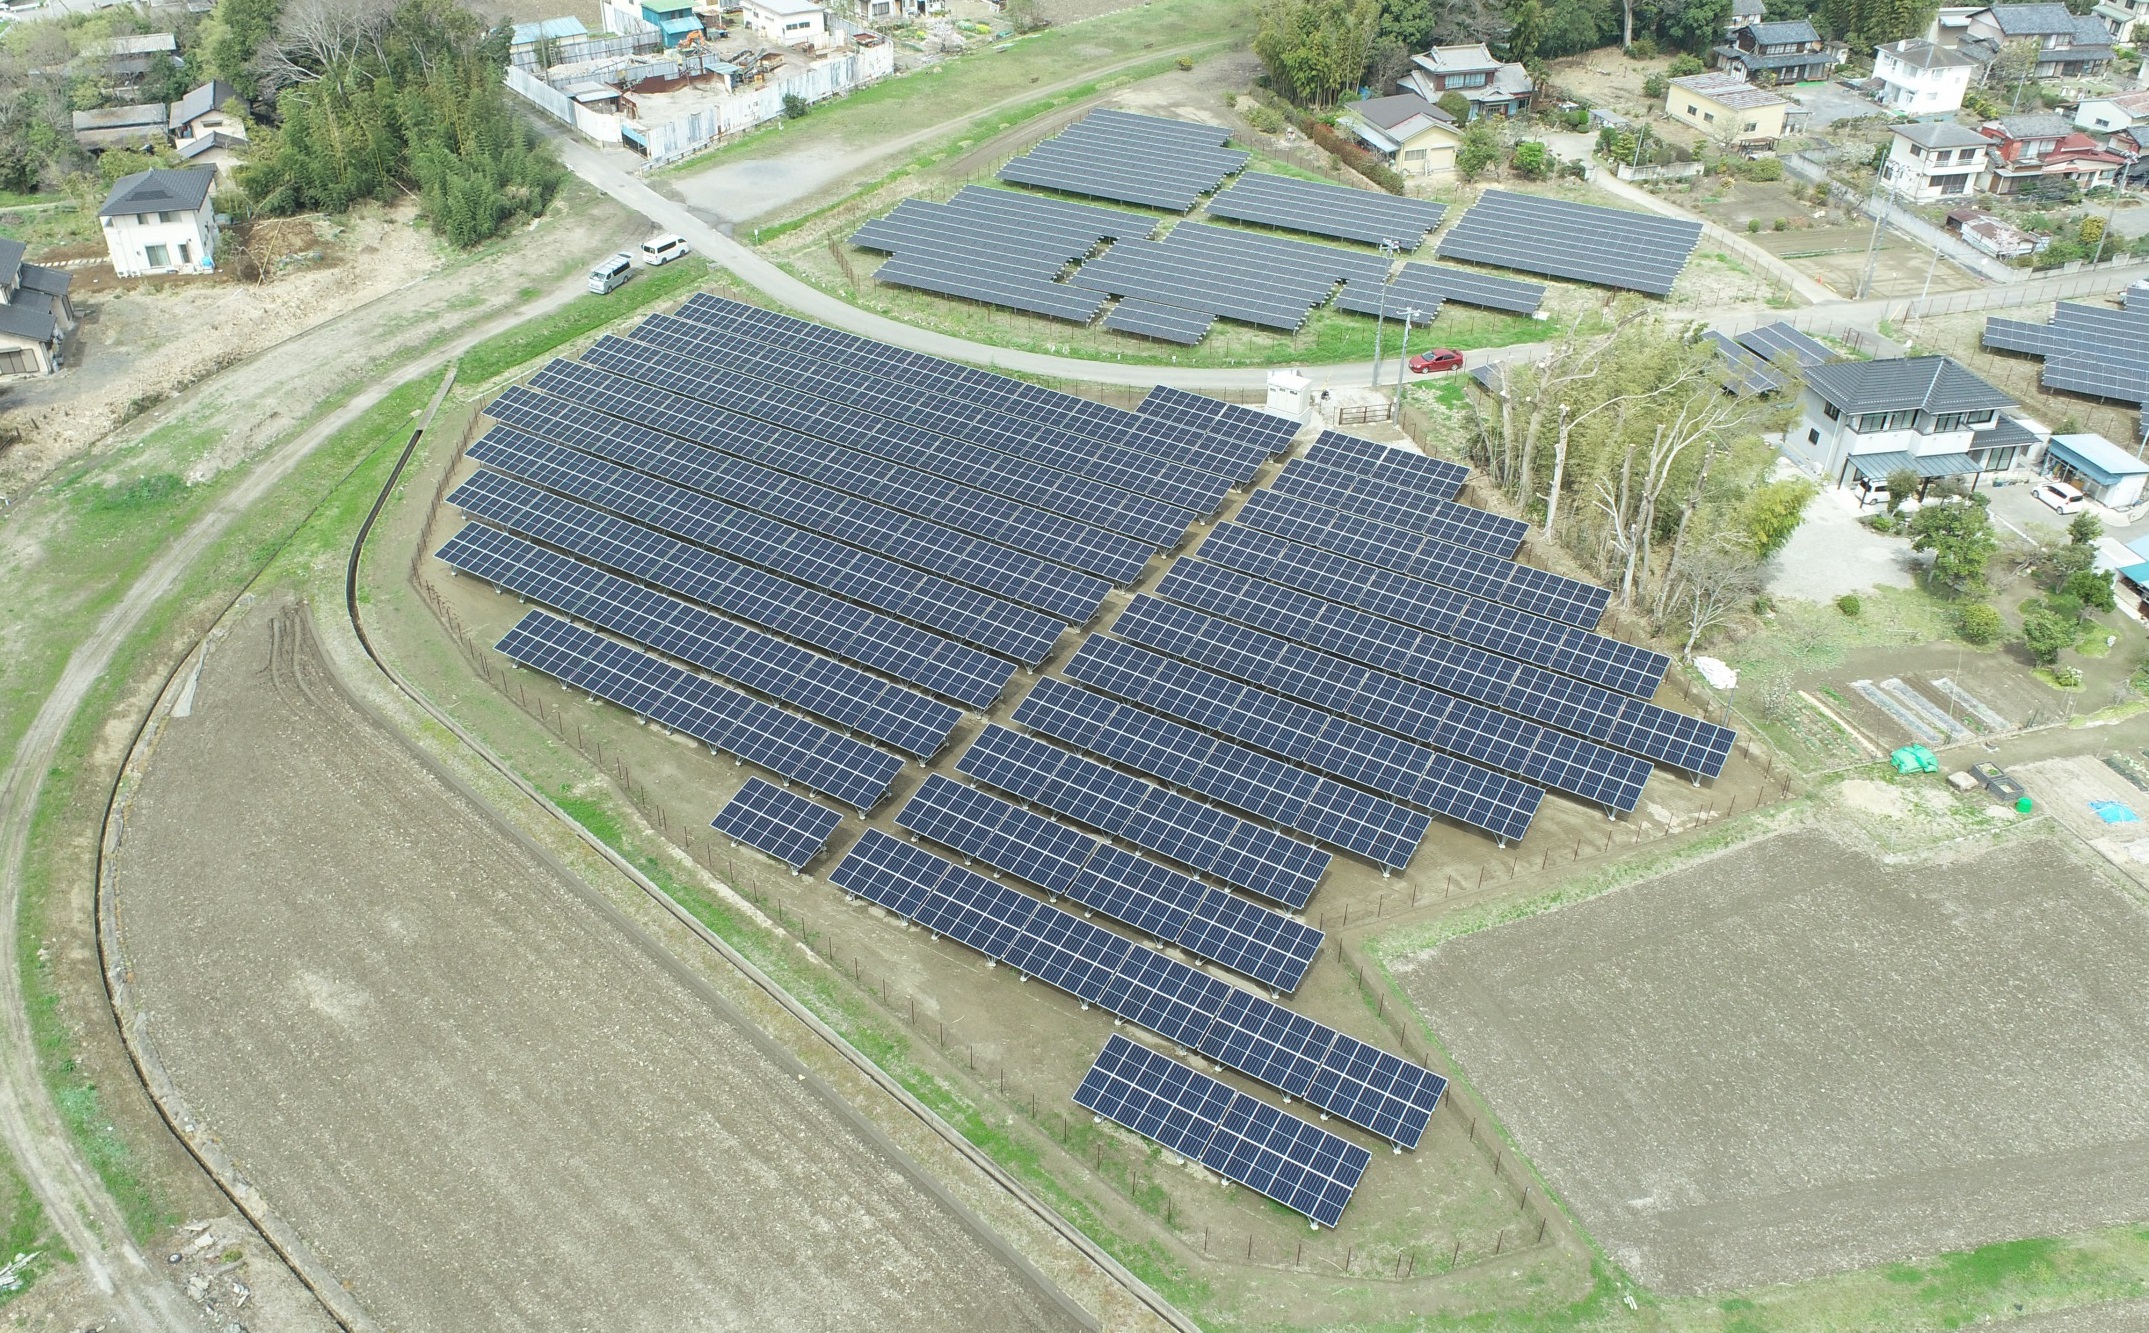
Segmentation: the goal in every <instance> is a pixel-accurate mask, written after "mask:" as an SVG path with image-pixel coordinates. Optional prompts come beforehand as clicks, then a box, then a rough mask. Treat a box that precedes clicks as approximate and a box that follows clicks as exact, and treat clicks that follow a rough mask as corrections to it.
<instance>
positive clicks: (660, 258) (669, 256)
mask: <svg viewBox="0 0 2149 1333" xmlns="http://www.w3.org/2000/svg"><path fill="white" fill-rule="evenodd" d="M686 253H687V248H686V240H685V238H684V237H679V236H673V235H671V234H670V233H669V232H667V233H665V234H664V235H662V236H652V237H650V238H649V239H648V240H646V241H643V242H642V262H643V263H644V264H646V265H648V266H649V267H650V268H655V267H656V266H657V265H659V264H669V263H671V262H672V261H673V260H674V259H680V258H684V257H685V255H686Z"/></svg>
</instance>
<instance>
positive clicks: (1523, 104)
mask: <svg viewBox="0 0 2149 1333" xmlns="http://www.w3.org/2000/svg"><path fill="white" fill-rule="evenodd" d="M1410 65H1411V68H1410V72H1409V73H1408V74H1405V75H1404V76H1403V79H1402V82H1401V83H1400V84H1399V85H1398V86H1397V88H1396V91H1397V92H1399V93H1400V92H1408V93H1416V94H1417V95H1418V96H1420V97H1422V98H1424V99H1425V100H1426V101H1428V102H1438V101H1439V100H1440V97H1441V94H1443V93H1461V94H1462V96H1463V99H1464V100H1465V101H1467V102H1469V104H1470V115H1469V117H1468V118H1469V119H1471V120H1476V119H1477V118H1478V117H1479V116H1512V115H1516V114H1518V113H1520V112H1523V111H1527V110H1529V108H1530V99H1531V98H1532V97H1534V96H1535V95H1536V93H1537V85H1536V84H1535V83H1533V82H1531V80H1530V76H1529V73H1528V72H1527V71H1525V70H1524V69H1523V68H1522V66H1520V65H1517V64H1513V63H1511V62H1503V61H1499V60H1495V59H1493V55H1492V51H1491V50H1490V49H1489V48H1488V47H1486V45H1485V44H1484V43H1483V42H1471V43H1468V44H1466V45H1463V46H1436V47H1434V48H1433V49H1432V50H1430V51H1427V52H1426V53H1425V54H1424V55H1421V56H1412V57H1411V58H1410Z"/></svg>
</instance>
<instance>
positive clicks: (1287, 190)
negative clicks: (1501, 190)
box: [1209, 171, 1448, 250]
mask: <svg viewBox="0 0 2149 1333" xmlns="http://www.w3.org/2000/svg"><path fill="white" fill-rule="evenodd" d="M1447 211H1448V209H1447V205H1446V204H1437V203H1434V202H1432V201H1431V200H1429V199H1407V198H1402V197H1399V196H1396V195H1392V194H1383V193H1379V192H1376V191H1373V190H1354V189H1351V188H1350V187H1348V186H1344V185H1330V184H1328V183H1326V182H1325V181H1309V180H1300V179H1298V178H1297V177H1295V176H1274V175H1270V174H1268V173H1267V172H1259V171H1248V172H1244V173H1242V174H1241V175H1240V176H1239V178H1238V180H1237V181H1235V182H1233V183H1232V185H1231V187H1230V188H1229V189H1226V190H1223V191H1220V192H1219V193H1218V194H1217V196H1216V197H1215V198H1214V199H1211V200H1210V201H1209V216H1211V217H1219V218H1232V219H1234V220H1236V221H1239V222H1255V223H1260V224H1262V225H1263V226H1269V227H1280V228H1282V229H1284V230H1285V231H1302V232H1308V233H1310V234H1312V235H1315V236H1334V237H1337V238H1339V239H1341V240H1346V241H1363V242H1365V243H1366V244H1367V245H1379V244H1380V243H1381V242H1383V241H1388V242H1392V243H1394V244H1395V246H1396V247H1397V248H1399V249H1403V250H1415V249H1417V248H1418V245H1419V244H1420V243H1421V242H1422V241H1424V239H1425V233H1427V232H1429V231H1431V230H1432V229H1433V228H1435V227H1437V226H1439V225H1440V218H1441V215H1442V214H1444V213H1446V212H1447Z"/></svg>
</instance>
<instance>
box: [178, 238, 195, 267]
mask: <svg viewBox="0 0 2149 1333" xmlns="http://www.w3.org/2000/svg"><path fill="white" fill-rule="evenodd" d="M179 262H180V263H182V264H191V263H193V262H194V251H193V247H191V246H189V245H188V244H187V243H186V242H185V241H181V242H180V243H179Z"/></svg>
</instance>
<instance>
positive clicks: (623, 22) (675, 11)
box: [510, 0, 702, 51]
mask: <svg viewBox="0 0 2149 1333" xmlns="http://www.w3.org/2000/svg"><path fill="white" fill-rule="evenodd" d="M598 11H599V14H600V16H601V17H602V18H603V20H604V30H605V31H606V32H611V33H623V34H628V35H632V34H637V33H647V32H653V33H656V34H658V35H659V36H661V37H662V38H663V40H664V49H665V50H667V51H668V50H670V49H671V48H673V47H675V46H677V45H679V43H680V41H681V40H682V39H683V38H685V37H686V36H687V35H688V34H689V33H692V34H694V35H695V38H696V40H699V39H700V36H701V34H702V21H701V15H700V14H698V13H696V12H695V9H694V5H693V0H643V3H641V4H639V5H637V4H634V3H633V0H600V3H599V5H598ZM510 36H512V34H510ZM510 50H511V51H512V47H510Z"/></svg>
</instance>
